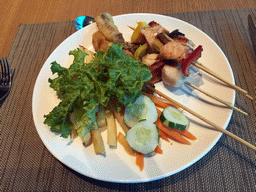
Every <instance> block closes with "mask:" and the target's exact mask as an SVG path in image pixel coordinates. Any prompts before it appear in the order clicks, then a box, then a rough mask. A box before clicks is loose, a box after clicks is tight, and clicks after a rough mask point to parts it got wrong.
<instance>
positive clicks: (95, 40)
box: [92, 31, 112, 52]
mask: <svg viewBox="0 0 256 192" xmlns="http://www.w3.org/2000/svg"><path fill="white" fill-rule="evenodd" d="M92 45H93V48H94V50H95V51H96V52H97V51H99V50H102V51H104V52H108V48H109V46H111V45H112V42H110V41H108V40H107V39H106V37H105V36H104V35H103V34H102V33H101V32H100V31H96V32H95V33H94V34H93V35H92Z"/></svg>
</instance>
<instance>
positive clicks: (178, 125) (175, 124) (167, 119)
mask: <svg viewBox="0 0 256 192" xmlns="http://www.w3.org/2000/svg"><path fill="white" fill-rule="evenodd" d="M160 120H161V122H162V123H163V124H165V125H166V126H168V127H170V128H173V129H178V130H185V129H186V128H187V126H188V124H189V120H188V118H187V117H186V116H185V115H184V114H183V113H181V112H180V111H179V110H178V109H176V108H175V107H166V108H165V109H164V110H163V112H162V114H161V116H160Z"/></svg>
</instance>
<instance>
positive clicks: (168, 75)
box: [162, 65, 187, 87]
mask: <svg viewBox="0 0 256 192" xmlns="http://www.w3.org/2000/svg"><path fill="white" fill-rule="evenodd" d="M162 80H163V82H164V83H165V84H167V85H169V86H170V87H180V86H182V85H183V84H184V82H186V81H187V77H186V76H185V75H183V73H182V72H181V69H180V66H179V65H175V66H172V65H165V66H164V67H163V69H162Z"/></svg>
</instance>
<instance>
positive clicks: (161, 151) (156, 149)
mask: <svg viewBox="0 0 256 192" xmlns="http://www.w3.org/2000/svg"><path fill="white" fill-rule="evenodd" d="M155 152H156V153H159V154H162V153H163V150H162V149H161V148H160V147H159V146H158V145H157V146H156V148H155Z"/></svg>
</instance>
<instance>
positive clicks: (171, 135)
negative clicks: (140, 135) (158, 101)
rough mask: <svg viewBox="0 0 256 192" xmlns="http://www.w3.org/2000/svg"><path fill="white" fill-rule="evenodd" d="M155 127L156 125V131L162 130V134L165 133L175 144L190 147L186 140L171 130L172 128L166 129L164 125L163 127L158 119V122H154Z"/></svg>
mask: <svg viewBox="0 0 256 192" xmlns="http://www.w3.org/2000/svg"><path fill="white" fill-rule="evenodd" d="M156 125H157V127H158V129H160V130H162V131H163V132H165V133H166V134H167V135H168V137H169V138H170V139H172V140H174V141H177V142H179V143H183V144H187V145H190V144H191V143H190V142H189V141H188V140H187V139H185V138H183V137H182V135H181V134H179V133H178V131H177V130H175V129H172V128H169V127H167V126H166V125H164V124H163V123H162V122H161V121H160V119H158V120H157V121H156Z"/></svg>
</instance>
